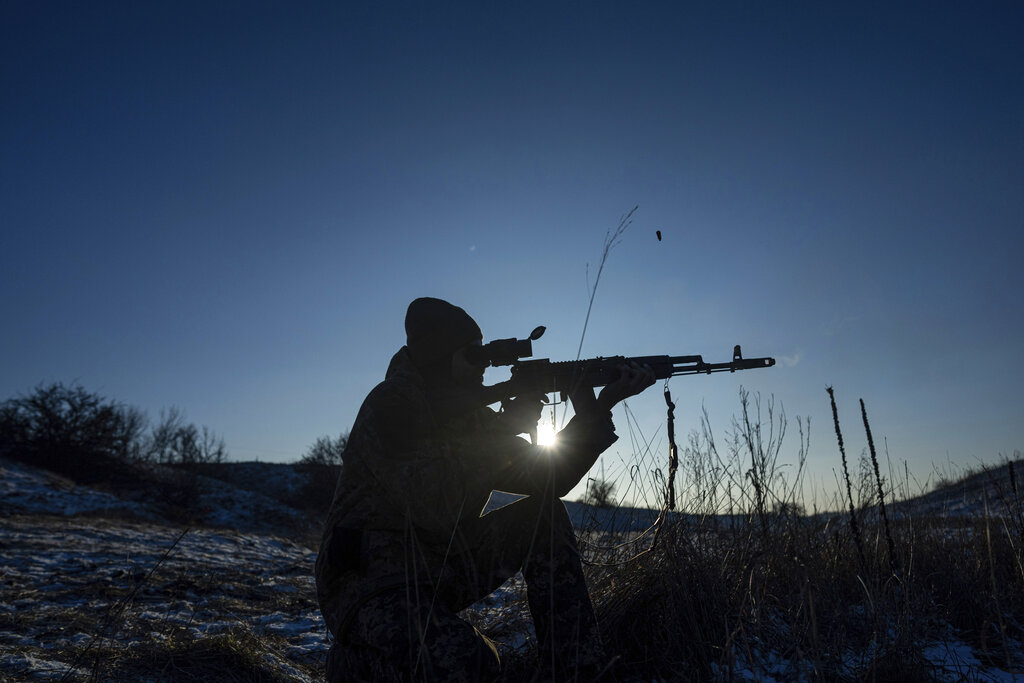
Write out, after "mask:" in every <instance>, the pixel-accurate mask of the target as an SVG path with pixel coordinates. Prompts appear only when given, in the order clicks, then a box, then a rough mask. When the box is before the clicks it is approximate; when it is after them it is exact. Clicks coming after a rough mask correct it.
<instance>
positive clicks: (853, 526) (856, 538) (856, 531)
mask: <svg viewBox="0 0 1024 683" xmlns="http://www.w3.org/2000/svg"><path fill="white" fill-rule="evenodd" d="M825 391H827V392H828V397H829V399H830V400H831V401H832V422H833V423H834V424H835V426H836V439H837V440H838V441H839V455H840V456H841V457H842V460H843V478H844V479H845V480H846V498H847V500H849V502H850V530H851V531H852V532H853V542H854V543H855V544H856V546H857V556H858V557H859V558H860V563H861V566H862V567H866V566H867V561H866V560H865V559H864V543H863V542H862V541H861V537H860V527H858V526H857V512H856V509H855V508H854V505H853V488H852V486H851V485H850V468H849V467H847V465H846V447H845V446H843V432H842V431H841V430H840V429H839V411H838V410H836V396H835V393H834V392H833V391H832V387H825Z"/></svg>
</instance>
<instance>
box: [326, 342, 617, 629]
mask: <svg viewBox="0 0 1024 683" xmlns="http://www.w3.org/2000/svg"><path fill="white" fill-rule="evenodd" d="M512 431H514V430H512V429H510V428H509V427H508V426H507V425H505V424H504V423H503V420H502V416H501V415H500V414H498V413H496V412H495V411H493V410H491V409H490V408H488V407H486V406H481V407H479V408H476V409H474V410H472V411H470V412H469V413H467V414H464V415H460V416H456V417H450V418H444V417H443V416H440V415H438V414H437V410H436V409H435V402H432V401H431V394H429V393H428V387H427V386H426V383H425V382H424V379H423V377H422V375H421V374H420V373H419V371H418V369H417V368H416V366H415V365H414V364H413V363H412V361H411V360H410V359H409V355H408V352H407V350H406V349H405V348H404V347H403V348H402V349H401V350H400V351H399V352H398V353H396V354H395V356H394V357H393V358H392V360H391V364H390V366H389V368H388V371H387V375H386V378H385V380H384V381H383V382H381V383H380V384H378V385H377V386H376V387H375V388H374V389H373V390H372V391H371V392H370V394H369V395H368V396H367V397H366V399H365V400H364V401H363V404H362V407H361V408H360V410H359V414H358V415H357V417H356V421H355V424H354V425H353V427H352V430H351V432H350V434H349V438H348V445H347V447H346V449H345V452H344V454H343V463H344V464H343V465H342V472H341V475H340V476H339V478H338V484H337V487H336V489H335V493H334V500H333V502H332V504H331V509H330V512H329V513H328V518H327V523H326V525H325V528H324V534H323V539H322V541H321V546H320V553H319V555H318V557H317V562H316V580H317V598H318V600H319V602H320V606H321V610H322V611H323V613H324V617H325V619H326V621H327V624H328V627H329V628H330V630H331V632H332V633H334V634H335V635H336V636H337V635H338V634H339V633H340V632H341V630H342V629H343V628H344V625H345V623H346V622H347V621H348V618H349V617H351V615H352V612H353V610H354V609H355V608H356V607H358V605H359V604H361V603H362V602H363V601H365V600H366V599H369V598H370V597H372V596H374V595H377V594H379V593H381V592H383V591H386V590H389V589H392V588H396V587H399V586H408V581H409V577H408V575H409V571H410V565H409V558H410V556H411V555H412V552H411V550H412V548H411V547H410V546H411V545H413V544H415V545H416V546H417V547H416V552H417V553H419V554H423V553H424V552H425V553H426V554H427V555H429V554H430V553H431V552H432V551H436V550H437V549H440V552H444V551H445V549H446V548H447V547H448V546H449V544H450V543H451V542H452V538H453V535H454V534H453V531H454V529H455V528H456V525H457V524H458V521H459V519H460V518H461V517H464V516H468V515H473V516H478V515H479V514H480V511H481V509H482V508H483V506H484V505H485V504H486V502H487V499H488V497H489V496H490V493H491V491H492V490H499V491H507V492H510V493H522V494H527V495H539V494H541V493H543V492H544V490H545V488H546V487H550V486H552V485H553V486H554V492H555V494H556V495H558V496H564V495H566V494H567V493H568V492H569V490H570V489H571V488H572V487H573V486H575V485H576V483H577V482H578V481H579V480H580V479H581V478H582V477H583V475H584V474H586V472H587V470H589V469H590V466H591V465H592V464H593V463H594V461H595V460H596V459H597V456H598V455H600V454H601V452H603V451H604V450H605V449H606V448H608V446H610V445H611V444H612V443H614V441H615V440H616V439H617V437H616V436H615V432H614V427H613V425H612V422H611V415H610V414H609V413H604V414H597V415H577V416H575V417H574V418H573V419H572V420H570V421H569V423H568V424H567V425H566V426H565V428H564V429H563V430H562V431H561V432H560V433H559V438H558V445H557V446H555V447H540V446H535V445H533V444H530V443H529V442H527V441H526V440H525V439H523V438H520V437H519V436H516V435H515V434H513V433H511V432H512Z"/></svg>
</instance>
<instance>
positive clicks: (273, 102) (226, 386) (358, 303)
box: [0, 0, 1024, 497]
mask: <svg viewBox="0 0 1024 683" xmlns="http://www.w3.org/2000/svg"><path fill="white" fill-rule="evenodd" d="M1020 35H1024V7H1022V6H1021V5H1020V4H1019V3H1014V2H976V3H945V2H940V3H888V2H886V3H881V2H879V3H872V2H835V3H818V2H779V3H773V2H763V3H760V2H759V3H754V2H739V3H733V2H713V3H711V2H708V3H674V2H673V3H662V2H645V3H625V2H623V3H615V2H586V3H583V2H547V3H529V2H524V3H500V4H499V3H430V4H428V3H398V2H345V3H337V2H322V3H318V2H309V3H301V4H300V3H272V2H244V3H242V2H216V3H210V2H202V3H199V2H175V3H159V4H157V3H133V2H124V3H113V2H94V3H75V2H33V1H27V2H21V1H15V0H6V1H5V2H3V3H2V4H0V87H2V93H3V103H4V104H3V107H2V108H0V124H2V125H0V230H2V232H0V291H2V296H0V320H3V321H4V322H3V333H2V334H0V398H9V397H12V396H15V395H18V394H24V393H28V392H30V391H31V390H32V389H33V388H34V387H36V386H38V385H39V384H41V383H50V382H65V383H70V382H77V383H79V384H81V385H82V386H84V387H85V388H86V389H88V390H90V391H94V392H97V393H100V394H102V395H104V396H107V397H110V398H113V399H115V400H118V401H122V402H124V403H126V404H130V405H134V406H137V407H139V408H141V409H143V410H145V411H146V412H147V413H148V414H149V415H150V417H151V418H156V417H158V416H159V412H160V410H161V409H165V408H169V407H172V406H175V407H178V408H180V409H181V410H183V411H184V412H185V414H186V416H187V418H188V419H189V420H190V421H192V422H195V423H196V424H201V425H207V426H209V427H210V428H211V429H212V430H214V431H215V432H216V433H218V434H219V435H221V436H223V437H224V439H225V441H226V443H227V446H228V449H229V451H230V453H231V456H232V458H234V459H238V460H251V459H260V460H268V461H291V460H295V459H297V458H298V457H299V456H301V455H302V453H303V452H304V451H305V450H306V448H307V447H308V446H309V445H310V444H311V443H312V442H313V441H314V440H315V439H316V438H317V437H318V436H321V435H326V434H330V435H337V434H339V433H341V432H344V431H347V430H348V429H349V428H350V427H351V424H352V421H353V420H354V417H355V414H356V412H357V410H358V408H359V405H360V403H361V401H362V399H363V398H364V396H365V395H366V393H367V392H368V391H369V390H370V389H371V388H372V387H373V386H374V385H375V384H376V383H377V382H379V381H380V380H381V379H382V378H383V375H384V371H385V369H386V367H387V364H388V361H389V359H390V357H391V355H392V354H393V353H394V352H395V351H396V350H397V349H398V348H400V347H401V345H402V344H403V343H404V328H403V318H404V314H405V309H406V307H407V305H408V303H409V302H410V301H411V300H412V299H414V298H416V297H419V296H434V297H440V298H444V299H447V300H449V301H451V302H453V303H455V304H457V305H459V306H462V307H463V308H465V309H466V310H467V311H468V312H469V313H470V314H471V315H472V316H473V317H474V318H475V319H476V320H477V321H478V322H479V324H480V326H481V328H482V329H483V331H484V335H485V338H486V339H495V338H507V337H513V336H517V337H523V336H525V335H527V334H528V333H529V332H530V330H532V329H533V328H534V327H535V326H536V325H540V324H543V325H546V326H547V328H548V331H547V333H546V335H545V336H544V337H543V338H542V339H541V340H539V341H537V342H535V345H534V346H535V355H536V357H545V358H551V359H553V360H568V359H572V358H575V357H576V354H577V349H578V347H579V345H580V339H581V335H582V333H583V327H584V320H585V318H586V314H587V308H588V302H589V300H590V296H591V294H594V303H593V309H592V311H591V314H590V318H589V323H588V326H587V329H586V334H585V336H583V344H582V354H583V356H584V357H589V356H609V355H653V354H671V355H690V354H702V355H703V356H704V358H705V360H707V361H724V360H728V359H730V358H731V353H732V347H733V345H735V344H741V345H742V347H743V350H744V354H745V355H746V356H748V357H752V356H772V357H775V358H776V359H777V360H778V364H777V366H776V367H774V368H771V369H765V370H754V371H749V372H744V373H738V374H735V375H729V374H718V375H712V376H698V377H680V378H676V379H674V380H672V381H671V383H670V388H671V390H672V395H673V398H674V400H675V401H676V404H677V408H676V418H677V423H676V431H677V433H678V434H679V435H680V437H679V439H678V440H679V441H680V443H682V442H684V441H685V435H686V434H688V433H689V432H690V431H691V430H693V429H696V428H697V427H698V426H699V416H700V414H701V411H702V409H706V410H707V412H708V414H709V416H710V418H711V422H712V426H713V427H714V428H715V429H716V430H725V429H726V428H727V427H728V425H729V423H730V420H731V419H732V416H733V415H734V414H736V413H737V411H738V408H739V401H738V392H739V389H740V387H741V386H742V387H745V388H746V389H747V390H749V391H750V392H752V393H753V394H755V395H757V394H760V395H761V396H762V398H763V400H764V401H765V402H767V400H768V399H769V398H770V397H774V399H775V401H776V402H777V404H779V405H781V406H783V407H784V409H785V412H786V415H787V416H788V418H789V420H790V428H789V432H788V433H787V437H786V439H787V441H786V448H785V449H784V450H785V452H786V453H788V454H789V455H788V456H787V457H790V458H791V459H792V457H795V456H793V453H795V450H796V446H797V439H796V438H795V434H796V425H795V418H796V416H802V417H806V418H809V419H810V421H811V432H810V433H811V448H810V451H809V458H808V472H809V474H810V476H811V479H812V480H813V481H815V482H821V484H822V485H823V486H830V485H832V484H833V483H834V478H833V476H834V475H833V473H834V471H835V470H836V468H838V467H839V459H838V458H839V455H838V448H837V445H836V442H835V436H834V433H833V429H832V417H831V410H830V407H829V402H828V396H827V394H826V391H825V387H826V386H832V387H834V388H835V391H836V397H837V401H838V407H839V416H840V420H841V421H842V423H843V426H844V432H845V433H844V437H845V439H846V441H847V448H848V453H849V454H850V455H851V457H853V458H856V457H857V456H858V455H859V453H860V452H861V451H862V450H863V449H864V447H865V446H866V440H865V439H864V435H863V429H862V427H861V425H860V412H859V405H858V403H857V401H858V399H863V400H864V401H865V404H866V406H867V409H868V412H869V417H870V418H871V426H872V430H873V432H874V437H875V440H876V442H877V443H878V444H880V448H881V447H882V446H884V447H885V448H886V449H887V452H888V457H889V458H890V462H892V463H894V464H897V465H899V466H900V467H902V466H903V465H904V464H905V465H906V468H907V470H909V471H911V472H913V473H914V474H915V476H916V477H917V478H919V479H920V480H921V481H925V480H926V479H927V478H928V476H929V475H930V474H931V473H933V472H934V471H935V470H936V468H940V469H941V468H950V467H954V468H957V467H965V466H970V465H976V464H977V463H979V462H994V461H996V460H998V459H999V458H1000V457H1001V456H1005V455H1010V454H1012V453H1013V452H1014V451H1015V450H1017V449H1024V420H1022V419H1021V417H1022V416H1024V392H1022V391H1021V386H1022V384H1024V369H1022V364H1021V362H1020V359H1019V354H1020V351H1021V350H1022V349H1024V303H1022V296H1021V294H1022V290H1024V273H1022V269H1021V254H1022V246H1024V237H1022V228H1024V192H1022V188H1024V42H1022V41H1020V40H1019V37H1020ZM633 207H637V208H636V211H635V212H634V213H633V214H632V222H631V223H630V224H629V225H628V227H626V229H625V231H624V232H623V233H622V235H621V240H620V241H619V242H618V244H617V245H616V246H615V247H614V248H613V249H612V250H611V251H610V253H609V254H608V258H607V261H606V263H605V266H604V269H603V271H602V273H601V278H600V281H599V282H598V286H597V288H596V291H595V290H594V283H595V280H596V273H597V269H598V266H599V264H600V262H601V256H602V248H603V245H604V243H605V239H606V236H607V235H608V234H609V232H610V231H614V230H615V228H616V226H618V225H619V222H620V220H621V219H622V217H623V216H625V215H627V214H628V213H629V212H630V210H631V209H633ZM656 231H660V232H661V235H662V239H661V240H660V241H659V240H658V239H657V236H656ZM504 373H505V374H504V375H503V374H502V371H498V370H489V371H488V375H487V381H488V382H492V381H499V380H501V379H504V378H505V376H507V371H504ZM630 408H631V410H632V412H633V414H634V416H635V417H636V425H637V427H638V428H639V429H640V430H641V431H642V432H643V434H644V437H643V438H644V439H645V440H649V441H650V442H651V448H652V449H653V452H654V456H653V457H654V461H656V463H657V464H659V465H661V463H662V461H664V460H665V459H667V455H666V453H667V445H666V442H665V425H664V421H665V403H664V400H663V398H662V394H661V386H660V384H659V385H658V386H656V387H653V388H652V389H650V390H648V392H646V393H645V394H644V395H642V396H640V397H637V398H635V399H632V400H631V401H630ZM615 420H616V423H617V424H618V425H619V426H620V432H621V433H623V434H625V424H626V422H627V420H626V417H625V415H624V414H623V413H622V411H621V410H620V411H619V412H617V413H616V416H615ZM558 421H559V422H560V421H561V418H559V419H558ZM634 456H635V454H634V453H632V452H631V448H630V439H629V438H624V439H622V440H620V442H619V443H618V444H616V445H615V446H613V447H612V449H610V451H609V452H608V453H607V454H606V455H605V456H604V457H603V458H602V463H603V464H606V465H607V466H608V467H609V468H610V469H612V470H614V467H612V465H613V464H614V463H618V465H619V468H620V469H619V470H616V471H618V472H622V471H624V470H623V468H626V469H628V467H629V464H630V463H631V462H634ZM595 471H596V470H595ZM615 476H618V475H615ZM577 493H578V491H577ZM570 497H572V495H571V496H570Z"/></svg>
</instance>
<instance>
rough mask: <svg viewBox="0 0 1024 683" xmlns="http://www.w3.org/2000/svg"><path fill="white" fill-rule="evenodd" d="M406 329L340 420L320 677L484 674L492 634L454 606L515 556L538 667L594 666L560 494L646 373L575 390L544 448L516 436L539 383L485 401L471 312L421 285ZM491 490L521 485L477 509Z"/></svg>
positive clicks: (323, 580) (324, 547)
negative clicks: (342, 432)
mask: <svg viewBox="0 0 1024 683" xmlns="http://www.w3.org/2000/svg"><path fill="white" fill-rule="evenodd" d="M405 331H406V345H405V346H404V347H402V348H401V349H400V350H399V351H398V352H397V353H396V354H395V355H394V357H393V358H392V359H391V363H390V365H389V367H388V370H387V373H386V375H385V379H384V381H383V382H381V383H380V384H378V385H377V386H376V387H375V388H374V389H373V390H372V391H371V392H370V394H369V395H368V396H367V397H366V399H365V400H364V402H363V404H362V406H361V408H360V410H359V413H358V415H357V417H356V421H355V424H354V425H353V427H352V430H351V432H350V433H349V438H348V444H347V447H346V449H345V452H344V454H343V456H342V460H343V463H344V464H343V465H342V471H341V474H340V476H339V478H338V484H337V487H336V489H335V494H334V500H333V502H332V504H331V509H330V512H329V514H328V518H327V523H326V525H325V528H324V534H323V539H322V541H321V546H320V553H319V555H318V557H317V563H316V583H317V598H318V601H319V603H320V609H321V611H322V612H323V615H324V619H325V621H326V623H327V627H328V629H329V630H330V632H331V634H332V635H333V637H334V644H333V645H332V647H331V649H330V652H329V655H328V660H327V676H328V680H330V681H341V680H346V681H352V680H366V681H392V680H395V681H411V680H415V681H420V680H425V681H486V680H493V679H494V678H495V677H497V675H498V674H499V672H500V668H499V667H500V661H499V658H498V654H497V650H496V648H495V647H494V644H493V643H492V642H491V641H490V640H489V639H487V638H486V637H485V636H483V635H482V634H481V633H479V632H478V631H477V630H476V629H475V628H474V627H473V626H472V625H471V624H469V623H468V622H466V621H464V620H462V619H460V618H459V617H458V616H457V613H458V612H459V611H461V610H463V609H465V608H466V607H468V606H469V605H471V604H472V603H474V602H476V601H478V600H480V599H482V598H484V597H486V596H487V595H488V594H490V593H491V592H493V591H494V590H495V589H497V588H498V587H499V586H500V585H501V584H502V583H504V582H505V581H506V580H507V579H508V578H509V577H511V576H513V575H515V574H516V573H517V572H518V571H520V570H522V572H523V576H524V579H525V582H526V587H527V598H528V601H529V604H530V613H531V616H532V618H533V622H534V628H535V630H536V633H537V639H538V645H539V650H540V658H539V661H540V662H541V666H542V668H544V669H545V671H544V672H543V673H544V675H545V676H553V677H555V678H557V679H563V678H570V679H573V678H580V679H581V680H582V679H583V677H584V676H587V675H588V672H589V675H592V674H594V673H596V671H599V670H600V668H601V667H602V665H603V652H602V647H601V642H600V636H599V634H598V629H597V622H596V620H595V617H594V611H593V607H592V605H591V601H590V597H589V595H588V593H587V586H586V582H585V580H584V576H583V569H582V564H581V561H580V556H579V551H578V548H577V545H576V539H575V536H574V533H573V529H572V525H571V522H570V521H569V517H568V514H567V513H566V510H565V506H564V505H563V504H562V502H561V501H560V500H559V497H561V496H564V495H566V494H567V493H568V492H569V490H570V489H572V487H573V486H575V485H576V483H577V482H579V480H580V479H581V478H582V477H583V476H584V475H585V474H586V472H587V471H588V470H589V469H590V467H591V465H593V463H594V461H595V460H596V459H597V457H598V456H599V455H600V454H601V453H602V452H603V451H604V450H605V449H606V448H608V446H610V445H611V444H612V443H613V442H614V441H615V440H616V439H617V437H616V435H615V432H614V426H613V424H612V420H611V407H612V406H613V405H614V404H615V403H617V402H618V401H620V400H622V399H623V398H627V397H629V396H632V395H635V394H637V393H639V392H640V391H642V390H643V389H645V388H646V387H648V386H650V385H651V384H653V382H654V379H653V375H652V374H651V373H650V371H649V370H644V369H639V368H623V373H622V377H621V378H620V379H619V380H618V381H616V382H615V383H614V384H611V385H609V386H607V387H605V388H604V389H603V390H602V392H601V395H600V396H599V397H597V398H595V396H594V393H593V390H592V389H591V388H589V387H584V388H582V389H581V390H580V391H577V392H576V393H574V394H573V395H571V396H570V399H571V400H572V402H573V408H574V410H575V416H574V417H573V418H572V420H570V421H569V423H568V424H567V425H566V426H565V428H564V429H563V430H562V431H561V432H560V433H559V437H558V441H557V445H555V446H550V447H541V446H536V445H533V444H530V443H529V442H527V441H526V440H525V439H522V438H520V437H519V436H517V435H518V434H522V433H525V432H528V431H530V430H531V429H536V424H537V420H538V419H539V417H540V410H541V405H542V403H541V399H542V398H543V397H537V396H521V397H516V399H515V400H513V401H511V402H510V403H508V404H507V405H506V407H505V409H504V410H502V412H500V413H498V412H495V411H494V410H492V409H491V408H489V407H487V405H486V404H487V402H488V399H486V398H483V397H484V396H485V394H484V393H483V372H484V367H485V365H486V362H485V361H480V360H478V359H477V357H478V354H473V352H472V351H473V349H474V347H479V346H480V345H481V343H482V340H483V335H482V333H481V331H480V327H479V326H478V325H477V324H476V322H475V321H474V320H473V318H471V317H470V316H469V314H467V313H466V312H465V311H464V310H463V309H461V308H459V307H458V306H454V305H452V304H450V303H448V302H447V301H443V300H441V299H433V298H420V299H416V300H415V301H413V302H412V303H411V304H410V305H409V308H408V310H407V312H406V317H405ZM492 490H499V491H507V492H511V493H519V494H524V495H526V496H527V497H526V498H523V499H521V500H519V501H517V502H515V503H513V504H511V505H508V506H505V507H503V508H500V509H498V510H495V511H493V512H490V513H488V514H487V515H485V516H481V510H482V509H483V508H484V506H485V504H486V502H487V500H488V498H489V496H490V494H491V491H492Z"/></svg>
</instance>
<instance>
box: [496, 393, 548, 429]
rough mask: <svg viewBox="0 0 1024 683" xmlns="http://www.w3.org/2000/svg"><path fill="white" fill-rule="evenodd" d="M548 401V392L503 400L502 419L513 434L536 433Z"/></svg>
mask: <svg viewBox="0 0 1024 683" xmlns="http://www.w3.org/2000/svg"><path fill="white" fill-rule="evenodd" d="M547 402H548V397H547V395H546V394H526V395H523V396H517V397H515V398H514V399H512V400H509V401H502V403H501V420H502V422H503V423H504V424H505V425H506V426H507V427H508V430H509V431H510V432H511V433H512V434H527V433H534V432H536V430H537V422H539V421H540V414H541V411H542V410H543V409H544V404H545V403H547Z"/></svg>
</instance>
